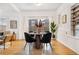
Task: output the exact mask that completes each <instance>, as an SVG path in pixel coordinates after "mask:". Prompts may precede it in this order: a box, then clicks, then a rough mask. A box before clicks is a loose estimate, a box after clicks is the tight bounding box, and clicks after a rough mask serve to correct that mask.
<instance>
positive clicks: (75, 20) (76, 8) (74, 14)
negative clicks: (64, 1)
mask: <svg viewBox="0 0 79 59" xmlns="http://www.w3.org/2000/svg"><path fill="white" fill-rule="evenodd" d="M71 19H72V20H71V26H72V32H73V35H76V30H77V31H78V28H76V26H77V25H79V4H75V5H73V6H72V8H71Z"/></svg>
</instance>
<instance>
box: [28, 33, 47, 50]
mask: <svg viewBox="0 0 79 59" xmlns="http://www.w3.org/2000/svg"><path fill="white" fill-rule="evenodd" d="M45 33H46V32H40V33H36V32H35V33H34V32H32V33H29V34H32V35H34V38H35V39H36V42H35V44H34V47H35V48H36V49H40V48H42V44H41V39H42V37H43V35H44V34H45Z"/></svg>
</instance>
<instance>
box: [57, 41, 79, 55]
mask: <svg viewBox="0 0 79 59" xmlns="http://www.w3.org/2000/svg"><path fill="white" fill-rule="evenodd" d="M57 41H59V42H60V43H61V44H63V45H64V46H66V47H67V48H69V49H71V50H72V51H73V52H75V53H76V54H79V53H78V52H77V51H76V50H74V49H73V48H71V47H69V46H68V45H67V44H65V43H63V42H62V41H60V40H57Z"/></svg>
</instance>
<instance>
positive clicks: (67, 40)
mask: <svg viewBox="0 0 79 59" xmlns="http://www.w3.org/2000/svg"><path fill="white" fill-rule="evenodd" d="M72 5H73V4H67V3H66V4H63V5H62V6H61V7H60V8H59V9H58V10H57V16H58V15H60V24H58V25H59V26H58V31H57V40H58V41H60V42H62V43H63V44H64V45H66V46H67V47H69V48H70V49H72V50H74V51H75V52H77V53H79V46H78V45H79V43H78V42H79V38H76V37H74V36H72V32H71V6H72ZM65 14H66V15H67V23H65V24H62V16H63V15H65ZM57 19H58V18H57ZM58 20H59V19H58Z"/></svg>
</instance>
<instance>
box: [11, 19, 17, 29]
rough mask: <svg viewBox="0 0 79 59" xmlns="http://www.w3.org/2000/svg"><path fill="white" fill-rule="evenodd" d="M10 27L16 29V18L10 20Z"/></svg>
mask: <svg viewBox="0 0 79 59" xmlns="http://www.w3.org/2000/svg"><path fill="white" fill-rule="evenodd" d="M10 28H11V29H17V21H16V20H10Z"/></svg>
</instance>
